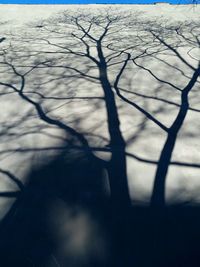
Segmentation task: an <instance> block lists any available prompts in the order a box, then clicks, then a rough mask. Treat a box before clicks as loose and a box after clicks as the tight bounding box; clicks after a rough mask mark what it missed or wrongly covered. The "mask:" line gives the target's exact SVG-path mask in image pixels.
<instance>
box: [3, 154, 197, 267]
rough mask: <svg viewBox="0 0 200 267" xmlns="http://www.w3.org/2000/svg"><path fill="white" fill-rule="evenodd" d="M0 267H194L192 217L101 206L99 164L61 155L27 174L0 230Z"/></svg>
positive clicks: (190, 212) (180, 210) (188, 211)
mask: <svg viewBox="0 0 200 267" xmlns="http://www.w3.org/2000/svg"><path fill="white" fill-rule="evenodd" d="M0 234H1V240H0V253H1V257H0V266H1V267H11V266H12V267H13V266H19V267H56V266H61V267H103V266H113V267H118V266H119V267H122V266H125V267H129V266H130V267H132V266H136V267H140V266H141V267H146V266H152V267H157V266H159V267H173V266H174V267H186V266H187V267H188V266H200V209H199V208H198V207H195V208H192V207H183V206H179V207H177V206H176V207H175V206H174V207H168V208H165V209H162V210H161V209H153V208H148V207H134V206H133V207H132V208H131V209H130V210H126V211H123V210H121V209H120V208H119V210H117V211H116V207H113V203H112V204H111V203H110V201H109V189H108V185H107V182H106V172H105V170H104V168H103V166H101V165H100V163H99V162H96V161H95V160H94V161H92V160H91V159H90V160H89V159H87V158H86V157H84V156H82V155H79V156H78V157H76V159H75V158H74V157H72V156H71V155H66V154H62V155H60V156H58V157H56V159H53V160H51V161H50V162H47V163H46V164H44V165H43V166H42V167H40V168H39V169H37V170H33V171H31V173H30V175H29V176H28V181H27V184H26V187H25V190H24V192H23V193H22V194H21V196H20V197H19V199H18V200H17V201H16V203H15V204H14V205H13V207H12V209H11V210H10V212H9V213H8V215H7V216H6V217H5V219H4V220H3V221H2V223H1V228H0Z"/></svg>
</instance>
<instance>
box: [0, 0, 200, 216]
mask: <svg viewBox="0 0 200 267" xmlns="http://www.w3.org/2000/svg"><path fill="white" fill-rule="evenodd" d="M63 11H65V17H64V18H65V19H63V17H62V13H63ZM0 14H1V16H0V17H1V23H2V24H1V25H0V27H1V35H0V38H5V39H2V42H1V43H0V57H1V59H0V90H1V91H0V106H1V115H0V123H1V132H0V135H1V139H0V170H1V173H0V176H1V179H0V187H1V190H0V192H8V191H9V192H10V191H16V190H17V189H18V188H17V185H16V182H15V181H14V178H12V175H14V176H15V177H17V178H18V179H19V180H20V181H22V182H23V183H25V182H26V175H27V173H28V172H29V171H30V169H31V168H33V166H37V165H38V164H42V162H43V161H45V160H46V158H47V155H52V154H58V153H59V151H60V148H62V146H63V144H64V143H65V142H66V139H68V138H70V137H68V136H66V132H65V131H64V130H62V129H61V128H62V127H58V125H57V126H56V125H53V123H51V122H50V123H48V122H47V121H45V120H42V119H39V118H38V117H39V115H38V114H39V113H38V106H40V107H42V111H43V112H44V114H46V116H47V117H48V118H51V119H55V120H57V121H60V122H62V123H64V124H65V125H68V126H70V127H71V128H73V129H75V130H76V131H77V132H79V133H81V134H83V135H84V137H85V138H86V139H87V141H88V142H89V145H90V146H91V147H93V148H96V149H94V150H95V151H94V153H95V155H97V156H98V157H100V158H102V159H104V160H109V159H110V156H111V155H110V153H109V149H107V148H108V147H109V133H108V123H107V115H106V109H105V102H104V99H103V97H104V95H103V91H102V88H101V84H100V83H99V80H98V75H99V73H98V71H99V70H98V68H97V66H96V65H95V62H94V61H93V59H92V58H94V59H95V58H96V59H98V55H97V50H96V47H95V45H94V41H92V39H90V40H89V39H86V42H87V45H89V50H90V51H89V53H90V56H91V57H88V56H85V53H86V52H85V51H86V46H85V45H84V44H83V43H82V44H81V43H80V39H81V36H83V34H84V32H83V29H81V28H80V27H78V28H77V25H76V24H75V23H74V22H75V18H77V17H78V18H80V21H81V23H82V24H81V26H82V27H83V28H84V29H86V28H87V27H88V21H89V20H90V19H91V18H92V17H94V18H96V19H97V18H99V22H98V23H96V22H95V23H94V25H92V27H91V29H90V31H89V33H90V34H91V36H92V37H93V38H94V39H98V37H99V36H100V35H101V34H102V33H103V32H102V31H103V29H104V28H103V27H104V26H105V23H106V19H107V18H106V16H109V17H110V18H112V19H113V21H112V22H111V23H110V28H109V30H108V31H107V32H106V34H105V39H104V40H103V44H102V49H103V52H104V56H105V58H106V60H107V73H108V78H109V81H110V84H111V85H112V86H113V91H115V90H114V85H115V82H116V79H117V77H119V73H120V71H121V70H122V69H123V66H124V63H125V62H126V65H125V67H124V69H123V72H122V73H121V74H120V77H119V78H120V79H119V81H118V87H119V89H120V92H121V95H122V96H123V97H124V98H120V97H119V96H118V95H117V94H116V93H115V99H116V102H117V107H118V113H119V118H120V122H121V125H120V127H121V131H122V133H123V137H124V139H125V141H126V151H127V174H128V183H129V191H130V195H131V197H132V200H133V202H134V203H138V202H139V203H141V204H148V203H149V199H150V197H151V193H152V186H153V182H154V176H155V172H156V166H157V161H158V159H159V156H160V153H161V151H162V148H163V145H164V142H165V140H166V136H167V135H166V128H169V127H170V126H171V125H172V123H173V122H174V120H175V119H176V116H177V114H178V112H179V109H180V105H181V93H180V92H181V90H182V89H184V88H185V87H186V86H187V85H188V84H189V82H190V81H191V79H192V77H193V75H194V72H195V70H196V68H197V67H198V62H199V60H200V6H199V5H198V6H192V5H188V6H186V5H179V6H178V5H174V6H173V5H164V4H163V5H123V6H120V5H84V6H83V5H78V6H75V5H74V6H73V5H54V6H53V5H48V6H46V5H41V6H39V5H35V6H31V5H1V6H0ZM80 15H81V16H82V17H81V16H80ZM79 16H80V17H79ZM98 16H99V17H98ZM58 17H59V18H58ZM72 18H73V19H72ZM102 26H103V27H102ZM87 29H88V28H87ZM81 30H82V33H81ZM81 34H82V35H81ZM78 38H79V39H78ZM128 56H130V58H129V60H127V57H128ZM126 60H127V61H126ZM21 92H22V94H21ZM199 99H200V79H199V78H198V79H197V81H196V83H195V84H194V86H193V88H192V90H191V92H190V94H189V104H190V109H189V110H188V113H187V115H186V118H185V121H184V123H183V125H182V127H181V129H180V132H179V133H178V137H177V140H176V144H175V148H174V151H173V154H172V159H171V165H170V167H169V171H168V175H167V181H166V199H167V201H168V203H170V202H173V201H174V202H181V201H183V202H187V201H189V202H190V203H193V204H194V203H199V202H200V194H199V192H200V142H199V129H200V102H199ZM127 100H128V101H127ZM8 172H9V173H8ZM13 201H14V198H7V197H5V196H4V197H1V198H0V210H1V217H2V216H4V214H5V213H6V211H7V210H8V209H9V206H10V204H11V203H12V202H13Z"/></svg>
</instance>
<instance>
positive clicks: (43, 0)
mask: <svg viewBox="0 0 200 267" xmlns="http://www.w3.org/2000/svg"><path fill="white" fill-rule="evenodd" d="M161 1H162V0H161ZM191 1H192V0H164V2H169V3H171V4H189V3H191ZM154 2H159V1H156V0H0V4H95V3H96V4H104V3H107V4H113V3H116V4H151V3H154Z"/></svg>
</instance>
